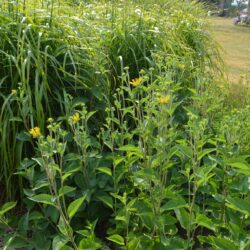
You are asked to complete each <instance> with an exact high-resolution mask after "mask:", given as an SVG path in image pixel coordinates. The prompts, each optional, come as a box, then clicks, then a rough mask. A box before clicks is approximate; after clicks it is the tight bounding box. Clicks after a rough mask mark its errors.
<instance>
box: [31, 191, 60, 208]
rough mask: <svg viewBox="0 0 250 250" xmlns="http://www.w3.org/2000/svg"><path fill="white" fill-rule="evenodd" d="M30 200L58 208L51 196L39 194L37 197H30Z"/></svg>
mask: <svg viewBox="0 0 250 250" xmlns="http://www.w3.org/2000/svg"><path fill="white" fill-rule="evenodd" d="M28 198H29V199H30V200H32V201H35V202H38V203H43V204H47V205H51V206H56V205H55V203H54V198H53V197H52V196H51V195H50V194H38V195H35V196H31V197H28Z"/></svg>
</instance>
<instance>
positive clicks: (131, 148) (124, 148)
mask: <svg viewBox="0 0 250 250" xmlns="http://www.w3.org/2000/svg"><path fill="white" fill-rule="evenodd" d="M119 150H120V151H126V152H128V153H132V154H131V155H137V156H138V157H143V154H142V151H141V149H140V148H138V147H136V146H134V145H125V146H122V147H120V148H119Z"/></svg>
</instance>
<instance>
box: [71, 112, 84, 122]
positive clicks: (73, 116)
mask: <svg viewBox="0 0 250 250" xmlns="http://www.w3.org/2000/svg"><path fill="white" fill-rule="evenodd" d="M70 119H71V121H72V122H73V123H77V122H79V121H80V119H81V118H80V115H79V113H75V114H74V115H72V116H71V117H70Z"/></svg>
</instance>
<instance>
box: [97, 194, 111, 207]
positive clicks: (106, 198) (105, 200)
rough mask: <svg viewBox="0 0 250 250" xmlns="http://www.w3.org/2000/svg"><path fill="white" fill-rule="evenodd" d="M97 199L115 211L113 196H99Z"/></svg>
mask: <svg viewBox="0 0 250 250" xmlns="http://www.w3.org/2000/svg"><path fill="white" fill-rule="evenodd" d="M97 199H98V200H100V201H102V202H103V203H104V204H106V205H107V206H108V207H110V208H111V209H113V199H112V197H111V196H109V195H106V194H103V195H98V196H97Z"/></svg>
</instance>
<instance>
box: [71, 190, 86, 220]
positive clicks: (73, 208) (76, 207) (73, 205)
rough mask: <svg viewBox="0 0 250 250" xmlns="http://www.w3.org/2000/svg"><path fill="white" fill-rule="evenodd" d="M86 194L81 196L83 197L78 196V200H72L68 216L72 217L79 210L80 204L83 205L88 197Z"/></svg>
mask: <svg viewBox="0 0 250 250" xmlns="http://www.w3.org/2000/svg"><path fill="white" fill-rule="evenodd" d="M86 196H87V195H86V194H85V195H84V196H83V197H81V198H78V199H76V200H74V201H73V202H71V203H70V204H69V207H68V209H67V213H68V216H69V218H70V219H71V218H72V217H73V216H74V215H75V214H76V212H77V211H78V210H79V208H80V206H81V205H82V203H83V202H84V200H85V199H86Z"/></svg>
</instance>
